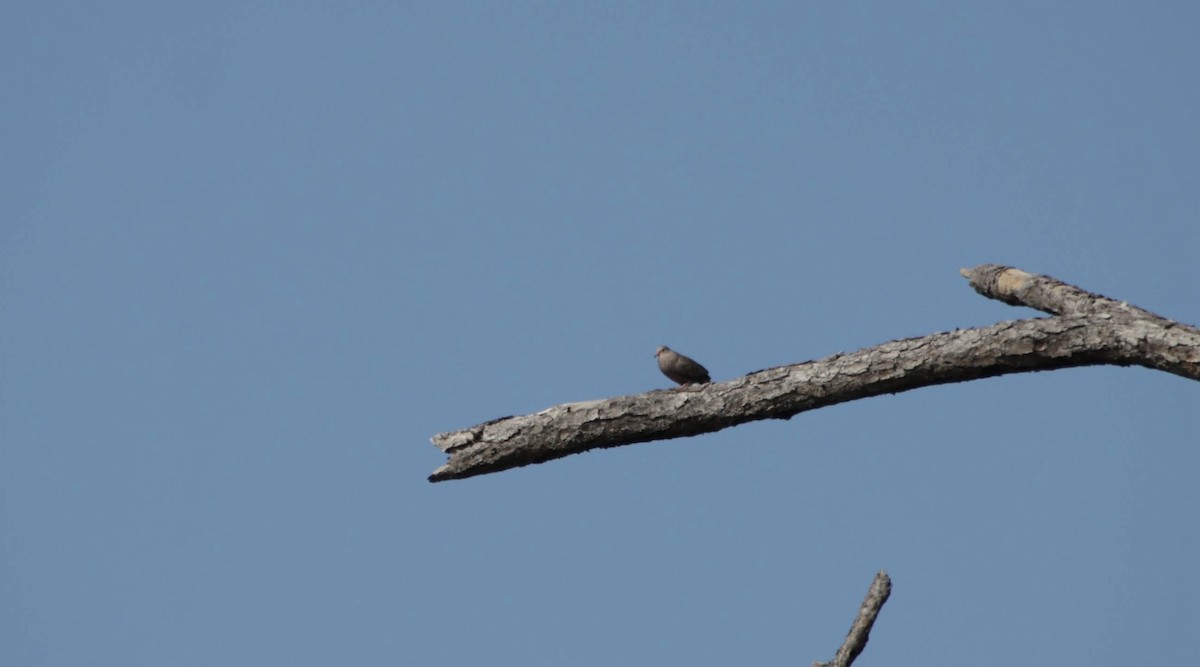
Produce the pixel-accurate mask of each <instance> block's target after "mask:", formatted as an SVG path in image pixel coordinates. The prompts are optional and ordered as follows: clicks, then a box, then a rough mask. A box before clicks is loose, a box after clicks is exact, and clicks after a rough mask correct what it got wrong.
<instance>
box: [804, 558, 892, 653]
mask: <svg viewBox="0 0 1200 667" xmlns="http://www.w3.org/2000/svg"><path fill="white" fill-rule="evenodd" d="M891 594H892V578H891V577H889V576H888V575H887V572H884V571H883V570H880V571H879V572H878V573H876V575H875V580H874V581H872V582H871V588H869V589H868V590H867V597H866V599H864V600H863V603H862V606H860V607H859V608H858V616H856V617H855V618H854V623H853V624H852V625H851V626H850V632H849V633H848V634H847V635H846V641H844V642H842V646H841V648H839V649H838V650H837V653H836V654H834V656H833V660H830V661H829V662H814V663H813V667H850V665H851V664H852V663H853V662H854V659H855V658H857V657H858V654H859V653H862V652H863V649H864V648H866V647H867V641H868V640H869V639H870V638H871V627H872V626H874V625H875V619H876V618H878V617H879V610H880V609H882V608H883V603H885V602H887V599H888V597H889V596H891Z"/></svg>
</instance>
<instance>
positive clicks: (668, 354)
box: [654, 345, 712, 387]
mask: <svg viewBox="0 0 1200 667" xmlns="http://www.w3.org/2000/svg"><path fill="white" fill-rule="evenodd" d="M654 356H655V357H657V358H658V370H660V371H662V373H663V375H665V376H667V377H668V378H670V379H671V381H672V382H677V383H679V386H681V387H682V386H687V385H689V384H704V383H705V382H712V378H710V377H709V376H708V369H706V368H705V367H703V366H701V365H700V364H698V363H696V362H695V360H693V359H689V358H688V357H685V356H683V355H682V354H679V353H678V352H676V351H675V350H672V349H671V348H669V347H667V346H666V345H660V346H659V347H658V350H656V351H655V352H654Z"/></svg>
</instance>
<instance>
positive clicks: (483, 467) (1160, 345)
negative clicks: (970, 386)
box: [429, 265, 1200, 482]
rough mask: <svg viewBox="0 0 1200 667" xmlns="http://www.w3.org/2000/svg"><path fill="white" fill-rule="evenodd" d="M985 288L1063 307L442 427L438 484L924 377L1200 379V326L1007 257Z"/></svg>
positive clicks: (983, 278)
mask: <svg viewBox="0 0 1200 667" xmlns="http://www.w3.org/2000/svg"><path fill="white" fill-rule="evenodd" d="M962 274H963V276H965V277H966V278H967V279H968V280H969V281H970V283H971V286H972V287H974V288H975V290H976V291H978V292H979V293H980V294H983V295H985V296H987V297H989V298H993V299H998V300H1000V301H1003V302H1005V303H1009V304H1013V305H1024V306H1028V307H1031V308H1036V309H1039V310H1043V311H1045V312H1049V313H1051V314H1053V315H1055V316H1054V317H1049V318H1035V319H1028V320H1017V321H1010V322H1001V323H999V324H995V325H992V326H990V327H984V328H977V329H961V330H956V331H952V332H942V333H935V334H930V335H928V336H923V337H920V338H908V339H903V340H896V341H891V342H888V343H884V344H882V345H878V346H875V347H872V348H868V349H865V350H859V351H857V352H852V353H849V354H836V355H833V356H832V357H827V358H825V359H821V360H818V361H810V362H805V363H801V364H795V365H791V366H779V367H776V368H769V369H766V370H762V371H757V372H754V373H750V374H749V375H745V376H743V377H740V378H736V379H733V380H729V381H726V382H718V383H714V384H705V385H695V386H689V387H683V388H677V389H666V390H655V391H650V392H647V393H644V394H635V395H631V396H619V397H615V398H607V399H600V400H595V401H586V402H582V403H567V404H563V405H557V406H554V407H551V408H548V409H546V410H543V411H541V412H539V413H536V414H532V415H523V416H517V417H504V418H501V419H495V420H492V421H489V422H485V423H483V424H479V425H477V426H472V427H470V428H467V429H463V430H460V431H452V432H449V433H439V434H438V435H435V436H434V437H433V443H434V444H435V445H437V446H438V447H439V448H440V449H442V451H444V452H446V453H447V454H449V456H450V459H449V461H448V462H447V463H446V465H444V466H442V467H440V468H438V469H437V470H436V471H434V473H433V474H432V475H430V477H429V480H430V481H432V482H438V481H443V480H449V479H460V478H465V477H472V476H474V475H481V474H484V473H489V472H496V471H500V470H507V469H509V468H515V467H518V466H523V465H528V464H530V463H542V462H545V461H550V460H553V459H556V458H561V457H563V456H568V455H570V454H576V453H579V452H583V451H586V450H589V449H595V448H601V447H617V446H621V445H629V444H633V443H638V442H646V441H650V440H664V439H668V438H678V437H682V436H689V435H697V434H700V433H709V432H713V431H719V430H721V429H723V428H727V427H729V426H736V425H738V424H744V423H746V422H750V421H756V420H760V419H789V418H791V417H792V416H793V415H796V414H798V413H800V412H804V411H807V410H814V409H816V408H821V407H825V406H828V405H835V404H837V403H845V402H847V401H853V400H857V399H860V398H867V397H870V396H878V395H880V394H894V393H898V392H902V391H908V390H909V389H916V388H918V387H928V386H932V385H937V384H945V383H949V382H964V381H967V380H975V379H979V378H986V377H993V376H997V375H1006V374H1009V373H1022V372H1029V371H1045V370H1056V369H1060V368H1071V367H1075V366H1094V365H1116V366H1133V365H1137V366H1144V367H1146V368H1154V369H1158V370H1163V371H1166V372H1168V373H1172V374H1175V375H1179V376H1182V377H1186V378H1191V379H1193V380H1200V329H1197V328H1196V327H1193V326H1189V325H1185V324H1181V323H1178V322H1174V321H1172V320H1168V319H1165V318H1163V317H1160V316H1158V315H1155V314H1154V313H1151V312H1149V311H1146V310H1142V309H1140V308H1136V307H1134V306H1130V305H1128V304H1125V303H1122V302H1118V301H1113V300H1112V299H1108V298H1105V297H1102V296H1098V295H1095V294H1091V293H1088V292H1086V291H1084V290H1081V289H1079V288H1077V287H1074V286H1071V285H1067V284H1065V283H1062V282H1059V281H1057V280H1055V279H1053V278H1050V277H1047V276H1037V275H1032V274H1029V273H1026V272H1024V271H1020V270H1018V269H1012V268H1008V267H1002V266H996V265H983V266H979V267H976V268H974V269H964V270H963V271H962Z"/></svg>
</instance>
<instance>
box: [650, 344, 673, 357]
mask: <svg viewBox="0 0 1200 667" xmlns="http://www.w3.org/2000/svg"><path fill="white" fill-rule="evenodd" d="M670 351H671V348H669V347H667V346H666V345H659V346H658V349H657V350H655V351H654V356H655V357H657V356H658V355H660V354H662V353H663V352H670Z"/></svg>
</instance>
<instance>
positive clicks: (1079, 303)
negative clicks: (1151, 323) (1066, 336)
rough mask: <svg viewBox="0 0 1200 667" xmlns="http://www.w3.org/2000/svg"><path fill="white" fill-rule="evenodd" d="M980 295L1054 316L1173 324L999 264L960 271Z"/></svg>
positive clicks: (1077, 289) (1149, 313)
mask: <svg viewBox="0 0 1200 667" xmlns="http://www.w3.org/2000/svg"><path fill="white" fill-rule="evenodd" d="M958 272H959V273H960V274H961V275H962V276H963V277H964V278H966V279H967V280H968V281H970V283H971V287H973V288H975V291H976V292H979V293H980V294H982V295H984V296H986V297H987V298H989V299H995V300H997V301H1002V302H1004V303H1007V304H1008V305H1010V306H1026V307H1028V308H1034V309H1036V310H1040V311H1043V312H1047V313H1050V314H1051V315H1074V316H1081V317H1082V316H1087V315H1096V314H1099V313H1114V314H1115V313H1125V314H1129V315H1135V316H1138V317H1142V318H1146V319H1154V320H1160V321H1162V322H1164V323H1167V322H1171V320H1168V319H1167V318H1165V317H1163V316H1161V315H1156V314H1154V313H1152V312H1150V311H1148V310H1145V309H1142V308H1138V307H1136V306H1131V305H1129V304H1128V303H1125V302H1124V301H1117V300H1116V299H1110V298H1108V297H1106V296H1101V295H1099V294H1093V293H1091V292H1089V291H1087V290H1084V289H1080V288H1078V287H1076V286H1074V285H1071V284H1068V283H1064V282H1062V281H1061V280H1057V279H1055V278H1051V277H1050V276H1040V275H1035V274H1032V273H1026V272H1024V271H1022V270H1021V269H1015V268H1013V267H1011V266H1001V265H999V264H980V265H979V266H977V267H975V268H973V269H959V271H958Z"/></svg>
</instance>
